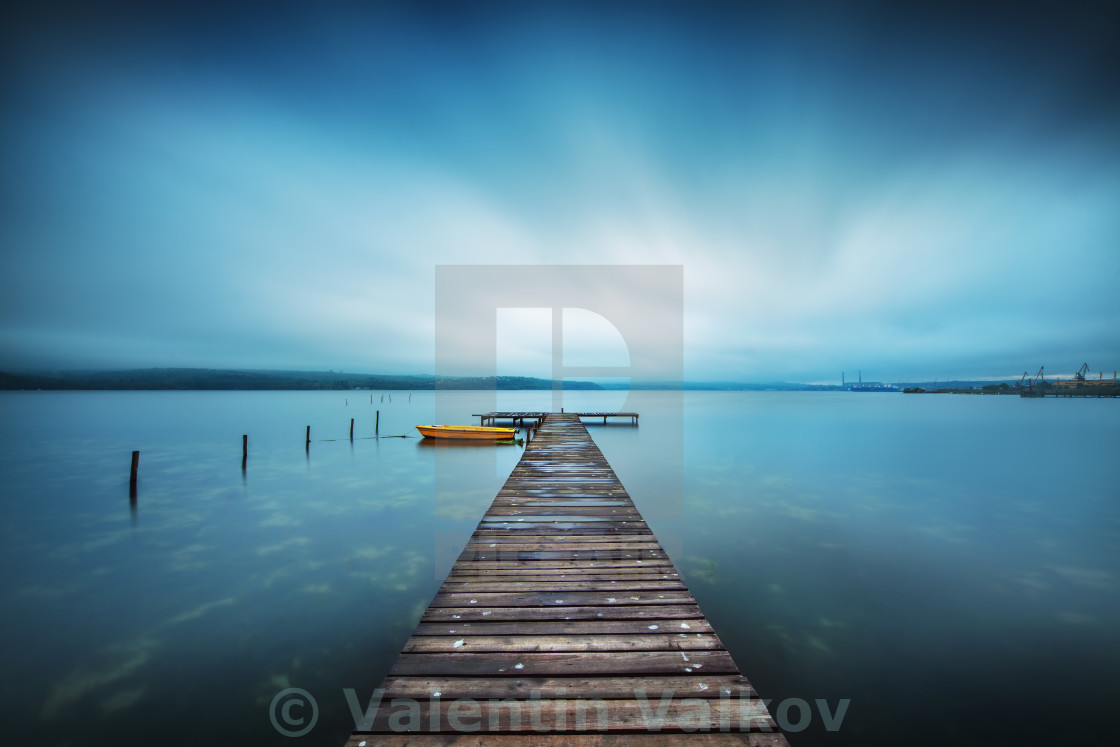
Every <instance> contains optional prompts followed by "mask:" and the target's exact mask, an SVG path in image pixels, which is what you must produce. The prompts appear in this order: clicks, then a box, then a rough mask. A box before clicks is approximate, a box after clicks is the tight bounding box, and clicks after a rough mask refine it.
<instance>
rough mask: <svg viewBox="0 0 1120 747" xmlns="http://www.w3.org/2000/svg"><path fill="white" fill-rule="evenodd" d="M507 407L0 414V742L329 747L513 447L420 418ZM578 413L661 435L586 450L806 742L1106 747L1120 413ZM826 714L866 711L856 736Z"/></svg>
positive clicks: (846, 402)
mask: <svg viewBox="0 0 1120 747" xmlns="http://www.w3.org/2000/svg"><path fill="white" fill-rule="evenodd" d="M390 400H391V401H390ZM495 404H497V405H498V406H500V407H501V408H502V409H546V410H547V409H551V407H552V398H551V393H548V392H543V393H536V392H516V393H506V392H503V393H499V395H498V396H497V400H495V394H494V393H493V392H446V393H445V392H440V393H438V394H437V393H432V392H417V393H412V394H409V393H408V392H392V393H382V392H374V393H371V392H151V393H149V392H112V393H109V392H73V393H70V392H62V393H58V392H14V393H0V415H2V417H0V438H2V442H3V444H4V449H3V451H2V452H0V491H2V492H0V495H2V497H0V500H2V508H3V516H4V520H3V523H2V530H0V531H2V535H0V539H2V542H0V604H2V609H3V614H2V615H0V663H2V665H3V678H2V680H0V693H2V697H3V702H4V705H5V708H4V711H5V717H4V720H3V723H2V724H0V742H2V743H4V744H21V745H23V744H26V745H39V744H43V745H79V744H89V743H91V742H92V743H96V744H110V743H111V744H115V745H121V746H122V747H131V746H132V745H137V746H139V745H148V744H151V743H152V741H153V737H155V736H158V739H159V742H160V743H161V744H167V745H180V744H181V745H195V744H200V743H208V744H211V745H214V746H215V747H220V746H222V745H227V744H228V745H239V747H240V746H242V745H245V744H277V745H280V744H284V745H293V744H295V745H305V746H307V745H331V746H332V747H338V745H341V744H342V742H343V740H344V739H345V737H346V736H347V735H348V734H349V732H350V730H351V729H352V728H353V718H352V716H351V713H350V708H349V706H348V705H347V702H346V699H345V697H344V695H343V690H344V688H353V689H354V690H355V691H356V692H357V694H358V697H359V698H360V699H362V702H363V703H364V701H365V699H368V697H369V695H370V693H371V691H372V688H373V687H374V686H375V685H376V684H377V683H378V682H379V681H380V680H381V678H382V677H383V676H384V675H385V673H386V671H387V670H388V667H389V666H390V665H391V663H392V661H393V660H394V659H395V657H396V655H397V653H398V652H399V649H400V647H401V645H402V644H403V643H404V642H405V640H406V639H407V638H408V636H409V634H410V632H411V630H412V628H413V626H414V625H415V623H416V621H417V619H418V618H419V616H420V614H421V613H422V611H423V610H424V608H425V607H426V606H427V604H428V602H429V601H430V600H431V598H432V596H433V594H434V593H435V591H436V589H437V588H438V587H439V584H440V582H441V581H442V578H443V575H444V574H445V573H446V571H447V568H448V567H449V566H450V563H451V562H452V561H453V559H454V554H455V547H456V543H459V544H460V545H461V537H462V536H464V535H465V534H468V533H469V532H470V531H471V530H472V529H473V528H474V526H475V525H476V524H477V522H478V520H479V518H480V517H481V515H482V513H483V512H484V510H485V509H486V507H487V506H488V505H489V504H490V501H491V500H492V499H493V498H494V495H495V494H496V492H497V490H498V489H499V487H500V486H501V483H502V481H503V480H504V478H505V476H506V475H507V474H508V473H509V471H510V469H512V467H513V465H514V464H515V463H516V461H517V459H518V458H519V457H520V454H521V448H520V447H517V446H496V447H484V448H480V447H445V446H432V445H430V444H428V443H425V442H423V441H421V440H420V439H418V438H416V437H415V436H416V432H415V430H414V428H413V426H414V425H416V424H418V423H424V422H432V421H436V422H477V420H472V419H471V418H470V415H471V414H472V413H477V412H483V411H486V410H489V409H492V408H493V406H494V405H495ZM563 405H564V406H565V408H566V409H568V410H569V411H572V410H592V409H594V410H601V409H619V408H623V407H624V408H626V409H633V410H637V411H638V412H640V413H641V421H640V422H641V425H640V426H639V427H638V428H633V427H630V426H629V425H622V424H621V423H619V424H617V425H609V426H606V427H604V426H602V425H593V424H590V423H589V430H591V433H592V435H593V437H594V438H595V440H596V442H597V443H599V445H600V447H601V448H602V450H603V452H604V454H605V455H606V456H607V458H608V459H609V460H610V461H611V464H612V465H613V466H614V468H615V470H616V472H617V473H618V475H619V477H620V478H621V479H622V481H623V483H624V484H625V485H626V487H627V489H628V490H629V492H630V493H631V495H632V496H633V498H634V500H635V502H636V503H637V505H638V507H639V509H640V510H641V511H642V512H643V513H644V514H645V515H646V517H647V519H649V522H650V524H651V526H652V527H653V529H654V531H655V532H656V533H657V535H658V537H659V539H661V540H662V543H663V544H664V545H665V546H666V549H667V550H669V552H670V554H671V555H672V557H673V559H674V561H675V562H676V563H677V565H678V567H679V569H680V570H681V571H682V573H683V574H684V576H685V579H686V581H687V583H688V584H689V587H690V589H691V590H692V592H693V593H694V594H695V596H696V597H697V599H698V601H699V602H700V605H701V608H702V609H703V610H704V612H705V613H706V614H707V616H708V618H709V620H710V621H711V622H712V623H713V624H714V625H715V627H716V630H717V631H718V633H719V635H720V637H721V638H722V639H723V641H724V643H725V644H726V645H727V647H728V648H729V649H730V651H731V653H732V655H733V656H734V657H735V659H736V661H737V662H738V663H739V665H740V667H741V668H742V669H743V671H744V673H745V674H746V676H747V677H748V678H750V680H751V681H752V683H753V684H754V685H755V687H756V688H757V689H758V690H759V691H760V693H761V694H762V696H763V697H766V698H771V699H773V702H772V704H771V708H772V710H773V709H774V708H775V707H777V706H780V705H781V706H783V707H784V708H785V711H784V714H785V720H786V721H787V722H788V723H791V724H793V725H794V726H796V727H797V728H798V729H801V728H802V727H804V729H803V730H800V731H795V732H794V733H791V734H790V735H789V736H790V740H791V742H792V744H794V745H795V747H798V746H802V747H803V746H804V745H855V744H859V745H895V744H929V745H933V744H944V743H946V742H951V743H953V744H985V745H989V744H1006V743H1010V742H1012V741H1016V740H1017V741H1016V743H1018V744H1032V745H1033V744H1039V745H1041V744H1050V743H1053V742H1054V741H1055V740H1057V741H1060V742H1063V743H1076V744H1081V745H1091V744H1106V743H1107V744H1112V743H1113V740H1112V739H1111V738H1107V739H1106V737H1110V736H1111V734H1112V732H1113V728H1112V727H1113V724H1112V723H1111V720H1112V719H1111V717H1110V714H1111V713H1112V708H1113V707H1114V704H1115V703H1116V702H1117V700H1118V699H1120V676H1118V675H1120V583H1118V580H1120V459H1118V458H1117V457H1118V456H1120V402H1118V401H1116V400H1076V399H1074V400H1054V399H1047V400H1023V399H1020V398H1018V397H980V396H972V397H970V396H950V395H924V396H914V395H902V394H862V393H848V392H829V393H810V392H793V393H782V392H747V393H732V392H685V393H683V394H681V393H679V392H676V393H673V392H637V393H632V394H630V395H629V397H627V395H626V393H620V392H602V393H575V392H573V393H566V394H565V399H564V401H563ZM378 411H379V412H380V426H379V435H380V436H381V438H374V437H373V436H374V423H375V418H376V417H377V416H376V415H375V413H376V412H378ZM437 413H438V415H439V419H438V421H437V420H436V415H437ZM350 418H354V419H355V437H354V440H353V442H351V441H350V438H349V427H350ZM308 425H310V426H311V439H312V442H311V444H310V445H309V446H307V447H305V428H306V426H308ZM242 434H248V435H249V459H248V462H247V464H246V466H245V469H244V471H243V470H242V464H241V436H242ZM390 436H408V438H391V437H390ZM133 449H138V450H140V452H141V455H140V478H139V485H138V495H137V500H136V504H135V506H131V505H130V501H129V496H128V470H129V462H130V457H131V452H132V450H133ZM289 687H298V688H302V689H304V690H306V691H308V692H309V693H311V694H312V695H313V696H314V697H315V698H316V701H317V703H318V707H319V717H318V722H317V723H316V726H315V728H314V729H313V730H312V731H311V732H309V733H308V734H307V735H306V736H303V737H300V738H298V739H289V738H286V737H283V736H281V735H279V734H278V733H277V732H276V731H275V730H274V729H273V727H272V725H271V723H270V720H269V707H270V704H271V702H272V699H273V697H274V696H275V695H276V693H277V692H279V691H281V690H283V689H285V688H289ZM818 699H820V700H823V701H824V703H825V705H826V706H827V707H828V709H829V710H830V711H835V710H836V708H837V707H838V706H839V705H840V703H841V702H842V701H844V700H847V701H848V707H847V711H846V713H845V714H844V717H843V720H842V723H841V725H840V729H839V731H835V732H829V731H826V729H825V723H824V719H823V718H822V717H821V715H820V713H819V711H818V706H817V704H816V701H817V700H818ZM802 703H803V704H805V706H807V707H806V708H802V707H801V704H802ZM783 704H784V705H783Z"/></svg>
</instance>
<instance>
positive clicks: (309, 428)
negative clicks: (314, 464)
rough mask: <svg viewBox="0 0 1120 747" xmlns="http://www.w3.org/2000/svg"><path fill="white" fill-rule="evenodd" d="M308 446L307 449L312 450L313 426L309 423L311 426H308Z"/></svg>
mask: <svg viewBox="0 0 1120 747" xmlns="http://www.w3.org/2000/svg"><path fill="white" fill-rule="evenodd" d="M306 448H307V450H308V451H311V426H310V425H309V426H307V444H306Z"/></svg>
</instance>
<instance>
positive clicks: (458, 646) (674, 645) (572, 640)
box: [402, 624, 723, 654]
mask: <svg viewBox="0 0 1120 747" xmlns="http://www.w3.org/2000/svg"><path fill="white" fill-rule="evenodd" d="M651 627H657V626H656V625H655V624H653V625H651ZM658 630H660V628H658ZM722 649H723V644H722V643H720V641H719V638H716V637H715V636H714V635H712V634H711V633H696V634H694V635H683V634H682V635H676V634H671V633H669V634H656V633H653V632H651V631H649V630H646V631H645V634H643V635H640V634H633V633H631V634H626V635H610V634H602V633H596V634H594V635H556V634H551V635H503V636H497V635H478V634H476V633H475V631H470V630H463V631H461V633H460V635H458V636H455V635H451V636H422V635H416V634H413V636H412V637H411V638H410V639H409V640H408V642H407V643H406V644H405V646H404V648H403V649H402V651H404V653H409V654H439V653H448V654H456V653H459V654H463V653H466V654H475V653H491V652H507V653H519V652H526V653H528V652H538V651H540V652H570V651H610V652H618V651H702V650H703V651H707V650H722Z"/></svg>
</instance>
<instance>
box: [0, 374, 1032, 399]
mask: <svg viewBox="0 0 1120 747" xmlns="http://www.w3.org/2000/svg"><path fill="white" fill-rule="evenodd" d="M1014 383H1015V382H1010V381H1009V382H1000V381H995V382H993V381H989V380H960V381H942V382H905V383H901V382H900V383H897V384H894V386H895V387H897V389H896V391H902V390H903V389H904V388H907V389H910V390H911V391H914V390H917V391H922V392H923V393H926V392H929V393H932V392H942V393H954V394H981V393H984V394H987V393H1017V389H1015V388H1014V386H1013V385H1014ZM553 388H554V382H553V381H551V380H549V379H540V378H533V377H528V376H496V377H495V376H486V377H483V376H449V377H442V376H441V377H438V378H437V377H435V376H432V375H392V374H355V373H344V372H336V371H270V370H239V369H208V368H145V369H129V370H120V371H64V372H52V373H42V374H15V373H4V372H0V390H4V391H29V390H47V391H355V390H359V391H360V390H374V391H390V390H391V391H434V390H437V389H438V390H440V391H446V390H494V389H497V390H499V391H540V390H551V389H553ZM850 388H851V385H850V384H849V385H840V384H801V383H796V382H763V383H750V382H733V381H731V382H687V381H686V382H683V383H680V382H675V383H639V382H629V381H628V382H626V383H622V382H619V383H617V384H615V383H609V384H599V383H596V382H593V381H571V380H568V381H565V382H564V383H563V389H564V390H566V391H619V390H627V389H629V390H633V391H678V390H683V391H813V392H839V391H847V390H848V389H850ZM994 390H995V391H994ZM1009 390H1010V391H1009Z"/></svg>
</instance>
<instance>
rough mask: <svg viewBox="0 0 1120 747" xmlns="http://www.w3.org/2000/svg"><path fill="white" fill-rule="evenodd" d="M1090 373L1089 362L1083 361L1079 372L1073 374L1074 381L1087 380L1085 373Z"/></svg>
mask: <svg viewBox="0 0 1120 747" xmlns="http://www.w3.org/2000/svg"><path fill="white" fill-rule="evenodd" d="M1087 373H1089V364H1088V363H1082V364H1081V368H1079V369H1077V373H1075V374H1074V375H1073V380H1074V381H1085V374H1087ZM1102 378H1103V377H1102Z"/></svg>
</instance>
